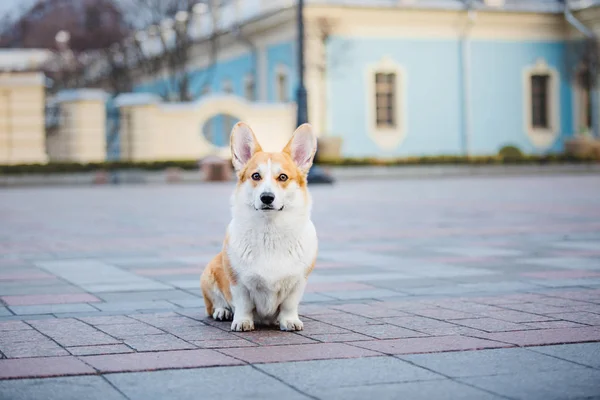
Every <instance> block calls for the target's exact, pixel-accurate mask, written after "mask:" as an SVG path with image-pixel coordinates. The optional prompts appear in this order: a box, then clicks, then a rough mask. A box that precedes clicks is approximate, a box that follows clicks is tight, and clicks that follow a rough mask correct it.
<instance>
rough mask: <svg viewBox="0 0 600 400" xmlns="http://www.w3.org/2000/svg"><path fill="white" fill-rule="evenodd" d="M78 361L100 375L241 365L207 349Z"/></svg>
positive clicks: (84, 358)
mask: <svg viewBox="0 0 600 400" xmlns="http://www.w3.org/2000/svg"><path fill="white" fill-rule="evenodd" d="M80 359H81V360H83V361H85V363H86V364H89V365H91V366H92V367H94V368H95V369H97V370H98V371H100V372H102V373H106V372H127V371H151V370H157V369H174V368H199V367H211V366H217V365H239V364H242V362H241V361H238V360H236V359H234V358H231V357H228V356H226V355H223V354H221V353H217V352H216V351H214V350H208V349H202V350H177V351H164V352H151V353H132V354H109V355H97V356H83V357H80ZM0 362H1V361H0Z"/></svg>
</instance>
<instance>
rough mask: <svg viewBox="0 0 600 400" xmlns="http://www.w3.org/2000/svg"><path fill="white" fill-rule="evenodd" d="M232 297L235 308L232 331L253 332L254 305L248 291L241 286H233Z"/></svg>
mask: <svg viewBox="0 0 600 400" xmlns="http://www.w3.org/2000/svg"><path fill="white" fill-rule="evenodd" d="M231 297H232V302H233V308H234V309H235V312H234V315H233V322H232V323H231V330H232V331H237V332H242V331H253V330H254V320H253V311H254V303H253V302H252V299H251V298H250V294H249V293H248V289H246V288H245V287H244V286H243V285H240V284H238V285H235V286H234V285H232V286H231Z"/></svg>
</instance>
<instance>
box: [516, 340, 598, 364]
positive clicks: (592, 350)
mask: <svg viewBox="0 0 600 400" xmlns="http://www.w3.org/2000/svg"><path fill="white" fill-rule="evenodd" d="M528 350H530V351H535V352H537V353H542V354H547V355H550V356H553V357H558V358H561V359H563V360H568V361H572V362H574V363H577V364H583V365H587V366H590V367H594V368H598V369H600V343H574V344H566V345H557V346H536V347H528Z"/></svg>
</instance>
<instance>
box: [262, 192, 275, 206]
mask: <svg viewBox="0 0 600 400" xmlns="http://www.w3.org/2000/svg"><path fill="white" fill-rule="evenodd" d="M260 201H262V202H263V203H264V204H266V205H268V206H270V205H271V204H272V203H273V201H275V195H274V194H273V193H269V192H266V193H263V194H261V195H260Z"/></svg>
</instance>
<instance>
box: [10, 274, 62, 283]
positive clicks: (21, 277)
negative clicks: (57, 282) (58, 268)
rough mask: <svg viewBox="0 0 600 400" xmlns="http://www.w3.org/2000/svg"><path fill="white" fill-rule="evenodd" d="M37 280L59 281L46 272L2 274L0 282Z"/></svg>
mask: <svg viewBox="0 0 600 400" xmlns="http://www.w3.org/2000/svg"><path fill="white" fill-rule="evenodd" d="M36 279H39V280H42V279H57V277H56V276H54V275H50V274H47V273H45V272H29V273H27V272H6V273H3V274H0V282H7V281H8V282H10V281H31V280H36Z"/></svg>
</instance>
